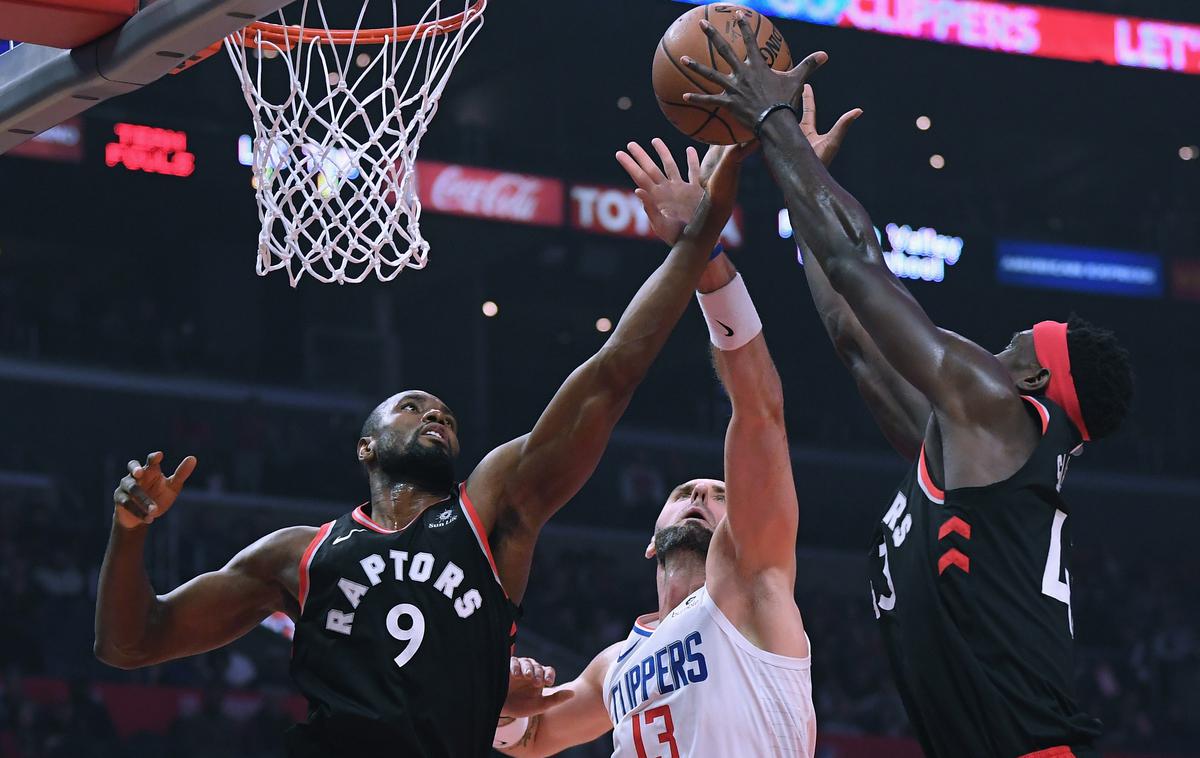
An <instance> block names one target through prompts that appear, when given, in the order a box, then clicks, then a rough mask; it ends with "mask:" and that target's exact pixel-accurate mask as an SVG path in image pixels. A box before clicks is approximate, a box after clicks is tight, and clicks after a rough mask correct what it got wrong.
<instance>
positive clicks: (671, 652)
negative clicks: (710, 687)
mask: <svg viewBox="0 0 1200 758" xmlns="http://www.w3.org/2000/svg"><path fill="white" fill-rule="evenodd" d="M689 599H690V598H689ZM688 610H689V611H691V612H689V613H685V614H684V615H683V616H682V617H676V618H668V619H667V620H665V621H664V622H662V623H661V624H660V625H659V627H658V628H657V629H656V630H655V631H654V633H653V634H652V635H650V636H648V637H642V638H635V639H631V640H630V641H628V642H627V643H626V646H625V648H623V649H622V651H621V653H620V654H619V656H618V659H617V662H616V663H615V664H614V665H613V667H612V668H611V669H610V671H609V675H608V677H607V678H606V682H605V685H606V690H607V691H606V703H605V705H606V707H607V708H608V711H609V716H610V717H611V719H612V722H613V724H614V725H615V724H618V723H620V722H621V721H622V720H628V719H629V718H631V717H632V715H635V712H637V711H641V710H647V709H653V708H654V707H658V706H661V705H663V704H669V703H672V702H676V701H679V700H683V699H685V698H692V697H696V696H698V695H699V693H698V690H699V689H700V688H702V687H703V685H704V683H706V682H708V681H709V680H710V678H711V676H712V666H713V665H714V664H715V663H716V659H717V657H718V656H717V652H716V646H717V643H718V638H719V630H716V629H714V628H712V627H711V626H710V625H709V624H707V623H705V621H706V619H707V614H706V613H705V612H704V610H703V609H701V608H694V609H688Z"/></svg>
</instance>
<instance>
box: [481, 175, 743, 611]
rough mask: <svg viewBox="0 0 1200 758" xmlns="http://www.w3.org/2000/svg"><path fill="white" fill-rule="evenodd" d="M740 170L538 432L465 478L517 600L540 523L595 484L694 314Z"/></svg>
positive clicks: (714, 187) (712, 186) (720, 178)
mask: <svg viewBox="0 0 1200 758" xmlns="http://www.w3.org/2000/svg"><path fill="white" fill-rule="evenodd" d="M738 170H739V165H738V164H737V162H736V161H734V160H729V161H727V162H726V163H725V164H724V165H723V166H720V167H718V169H717V171H716V173H715V174H714V176H713V179H712V180H711V181H710V183H709V185H708V189H707V192H706V193H705V195H704V200H703V201H702V202H701V203H700V207H699V208H698V209H697V211H696V214H695V216H694V217H693V218H692V220H691V222H690V223H689V224H688V225H687V226H686V227H685V228H684V230H683V233H682V235H681V236H680V238H679V240H678V241H677V242H676V243H675V245H674V247H673V248H672V249H671V252H670V254H668V255H667V258H666V260H665V261H664V262H663V263H662V265H660V266H659V267H658V268H657V269H656V270H655V271H654V273H653V274H651V276H650V278H649V279H647V280H646V282H645V283H644V284H643V285H642V287H641V289H639V290H638V292H637V294H636V295H634V297H633V300H632V301H631V302H630V304H629V307H628V308H627V309H626V310H625V313H624V314H623V315H622V316H621V320H620V321H619V322H618V324H617V326H616V328H615V329H614V330H613V333H612V335H611V336H610V337H609V339H608V341H607V342H605V344H604V346H603V347H601V348H600V350H599V352H597V353H596V354H595V355H593V356H592V357H591V358H590V359H588V360H587V362H585V363H584V364H583V365H582V366H580V367H579V368H577V369H575V371H574V372H573V373H572V374H571V375H570V376H569V377H568V378H567V380H566V382H564V383H563V385H562V386H561V387H560V388H559V389H558V392H557V393H555V395H554V398H553V399H552V400H551V401H550V404H549V405H548V406H547V407H546V410H545V411H544V412H543V413H542V416H541V418H539V419H538V421H537V423H536V424H535V425H534V427H533V430H532V431H531V432H530V433H529V434H527V435H525V436H523V437H519V438H517V439H515V440H512V441H511V442H508V443H506V444H504V445H502V446H501V447H499V448H497V449H496V450H494V451H492V452H491V453H490V454H488V456H487V457H486V458H484V460H483V461H482V462H481V463H480V464H479V466H478V467H477V468H476V469H475V471H474V472H473V473H472V474H471V476H470V478H469V479H468V480H467V491H468V494H469V496H470V497H471V499H472V501H473V502H474V503H475V505H476V507H477V509H478V510H479V512H480V517H481V518H482V519H483V520H484V527H485V529H487V530H488V533H489V534H491V533H492V532H493V531H494V530H495V529H497V528H498V529H499V530H500V532H501V535H502V537H503V538H502V539H501V540H498V542H499V543H500V544H499V547H498V548H497V550H496V552H497V556H496V560H497V565H498V567H499V569H500V577H501V579H502V580H503V581H504V585H505V589H506V590H507V591H508V594H509V596H510V597H512V598H513V600H514V601H516V602H520V599H521V598H522V596H523V595H524V592H525V584H526V581H527V579H528V571H529V560H530V556H531V555H532V549H533V543H534V540H536V537H537V533H538V531H539V530H540V529H541V527H542V525H543V524H545V522H546V521H547V520H548V519H549V518H550V516H551V515H552V514H553V513H554V512H555V511H556V510H558V509H559V508H561V507H562V506H563V505H564V504H565V503H566V502H567V501H568V500H569V499H570V498H571V497H573V496H574V495H575V493H576V492H578V491H579V489H580V488H581V487H582V486H583V484H584V483H585V482H586V481H587V480H588V477H590V476H591V474H592V472H593V471H594V470H595V468H596V465H597V464H598V463H599V461H600V456H601V455H602V454H603V452H604V449H605V447H606V446H607V445H608V439H609V436H610V435H611V433H612V429H613V427H614V426H615V425H616V423H617V420H618V419H619V418H620V417H621V414H622V413H624V411H625V408H626V406H627V405H628V404H629V401H630V399H631V398H632V397H633V392H634V390H635V389H636V388H637V386H638V384H639V383H641V381H642V378H643V377H644V376H645V375H646V372H647V371H648V370H649V368H650V364H651V363H652V362H653V361H654V359H655V358H656V357H657V356H658V353H659V351H660V350H661V349H662V346H663V345H664V344H665V343H666V341H667V337H668V336H669V335H670V333H671V331H672V330H673V329H674V328H675V324H676V323H678V321H679V318H680V316H682V315H683V312H684V310H685V309H686V308H687V304H688V300H689V299H690V297H691V294H692V290H693V289H694V288H695V286H696V282H697V281H698V280H699V278H700V274H701V272H702V271H703V270H704V267H705V265H706V263H707V261H708V258H709V255H710V254H711V252H712V249H713V247H714V246H715V245H716V242H717V239H718V237H719V235H720V232H721V229H722V228H723V227H724V226H725V223H726V221H727V220H728V218H729V215H730V213H731V212H732V210H733V204H734V199H735V196H736V194H737V178H738Z"/></svg>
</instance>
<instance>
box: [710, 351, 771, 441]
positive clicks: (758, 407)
mask: <svg viewBox="0 0 1200 758" xmlns="http://www.w3.org/2000/svg"><path fill="white" fill-rule="evenodd" d="M712 353H713V365H715V366H716V367H717V375H718V376H720V378H721V384H722V385H723V386H724V387H725V392H726V393H728V395H729V402H730V405H732V406H733V412H734V413H736V414H738V415H739V416H740V417H742V418H743V419H747V420H749V419H758V420H761V421H764V422H766V423H772V424H778V425H781V426H782V424H783V384H782V383H781V382H780V380H779V372H778V371H777V370H776V368H775V362H774V361H772V360H771V354H770V352H769V351H768V350H767V342H766V339H764V337H763V335H762V334H759V335H758V336H757V337H755V338H754V339H752V340H750V341H749V342H748V343H746V344H745V345H743V346H742V347H739V348H738V349H737V350H720V349H718V348H716V347H713V349H712Z"/></svg>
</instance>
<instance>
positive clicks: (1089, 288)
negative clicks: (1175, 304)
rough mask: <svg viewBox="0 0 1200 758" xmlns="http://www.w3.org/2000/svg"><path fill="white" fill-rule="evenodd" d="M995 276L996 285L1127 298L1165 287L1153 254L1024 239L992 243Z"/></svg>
mask: <svg viewBox="0 0 1200 758" xmlns="http://www.w3.org/2000/svg"><path fill="white" fill-rule="evenodd" d="M996 279H997V280H999V281H1000V283H1001V284H1015V285H1019V286H1023V287H1040V288H1045V289H1056V290H1070V291H1073V292H1096V293H1101V294H1109V295H1124V296H1126V297H1159V296H1161V295H1162V294H1163V289H1164V276H1163V265H1162V259H1161V258H1159V257H1158V256H1157V255H1153V254H1151V253H1135V252H1130V251H1127V250H1107V249H1102V248H1092V247H1078V246H1075V245H1056V244H1050V243H1045V242H1029V241H1025V240H999V241H997V242H996Z"/></svg>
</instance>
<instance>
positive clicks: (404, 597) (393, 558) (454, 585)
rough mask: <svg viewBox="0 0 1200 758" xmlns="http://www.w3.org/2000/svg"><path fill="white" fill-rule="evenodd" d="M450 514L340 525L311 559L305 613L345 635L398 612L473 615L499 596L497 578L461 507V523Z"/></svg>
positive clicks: (449, 616) (462, 617)
mask: <svg viewBox="0 0 1200 758" xmlns="http://www.w3.org/2000/svg"><path fill="white" fill-rule="evenodd" d="M451 513H454V511H451ZM447 521H449V523H444V526H443V527H442V528H439V529H429V528H427V527H425V528H421V529H414V530H410V531H406V532H397V533H387V534H381V533H378V532H375V531H372V530H370V529H365V528H362V527H359V526H358V525H356V524H355V523H354V522H350V523H349V524H345V525H341V526H338V525H335V527H334V528H333V529H332V530H331V532H330V534H329V537H328V538H327V539H326V540H325V542H324V543H323V544H322V545H321V547H320V548H319V549H318V550H317V552H316V554H315V556H314V559H313V561H312V562H311V564H310V565H309V566H308V569H307V572H308V577H307V579H308V582H309V584H310V589H309V592H308V596H307V598H306V603H305V608H304V616H305V617H307V618H308V619H310V620H312V621H315V622H317V623H319V625H320V626H321V627H322V629H323V630H324V631H326V632H328V633H333V634H341V635H345V636H350V635H351V634H353V632H354V627H355V626H356V625H359V624H360V622H362V621H363V620H364V619H374V620H377V621H379V622H382V623H384V624H388V625H392V626H394V625H395V619H393V618H392V617H393V616H397V615H407V616H409V617H413V616H415V615H416V614H420V615H421V617H422V618H430V617H444V618H445V619H448V620H450V621H453V620H455V619H458V620H462V621H467V620H470V619H472V617H474V616H475V615H476V614H477V612H478V611H479V610H480V609H481V608H482V607H483V606H484V604H485V602H488V601H492V602H495V600H496V597H495V596H496V594H497V593H498V589H497V585H496V581H495V578H494V575H493V574H492V572H491V568H490V566H489V565H488V563H487V562H486V559H485V558H484V556H483V553H482V552H481V551H480V548H479V547H478V545H477V544H475V541H474V538H473V535H472V534H470V533H469V532H467V531H465V530H466V529H467V527H466V525H465V524H463V523H461V522H462V518H461V514H460V516H459V518H458V519H457V521H458V522H459V523H454V522H453V521H452V520H450V519H447ZM397 609H399V610H397Z"/></svg>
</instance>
